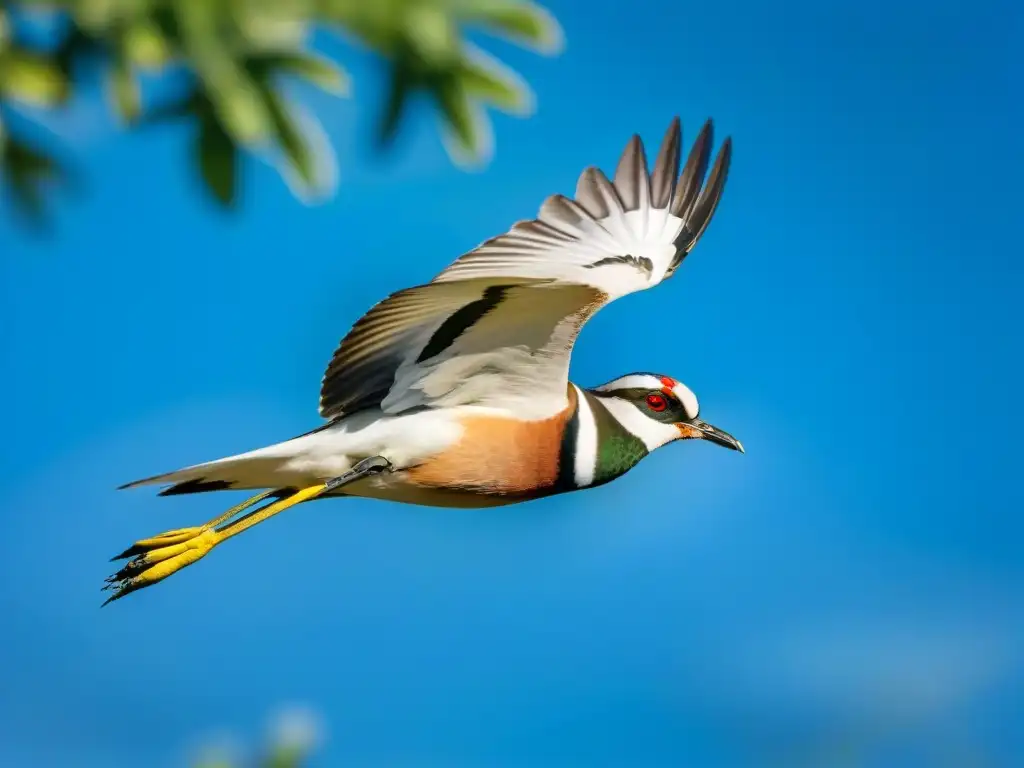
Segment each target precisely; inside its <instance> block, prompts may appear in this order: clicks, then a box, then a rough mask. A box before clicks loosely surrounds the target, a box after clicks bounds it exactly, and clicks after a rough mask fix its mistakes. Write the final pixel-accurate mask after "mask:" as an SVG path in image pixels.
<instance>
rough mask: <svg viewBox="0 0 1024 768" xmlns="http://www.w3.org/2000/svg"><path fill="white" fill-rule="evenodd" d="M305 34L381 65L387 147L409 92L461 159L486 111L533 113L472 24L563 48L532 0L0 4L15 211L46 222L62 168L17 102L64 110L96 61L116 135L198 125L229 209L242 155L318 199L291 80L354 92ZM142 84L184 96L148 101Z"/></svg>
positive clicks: (8, 173) (203, 164) (318, 157)
mask: <svg viewBox="0 0 1024 768" xmlns="http://www.w3.org/2000/svg"><path fill="white" fill-rule="evenodd" d="M40 17H45V18H47V19H48V20H49V21H51V22H57V24H56V25H55V28H56V29H59V30H61V31H60V32H59V33H56V34H55V36H54V37H55V39H53V40H49V41H44V42H43V43H40V42H39V40H34V39H33V37H38V35H36V36H33V35H30V34H25V32H24V30H25V29H26V28H27V27H28V26H30V24H29V22H30V21H31V20H32V19H33V18H40ZM314 29H321V30H325V31H327V32H328V33H333V34H337V35H341V36H343V37H344V39H346V40H348V41H349V42H355V43H357V44H360V45H363V46H365V47H367V48H369V49H370V50H372V51H374V52H375V53H376V54H378V55H379V56H381V57H383V58H384V59H385V60H386V61H387V62H388V64H389V71H390V83H389V85H388V93H387V99H386V102H385V103H386V106H385V109H384V113H383V114H382V116H381V119H380V123H379V134H378V135H379V137H380V140H381V143H382V144H385V145H386V144H387V143H388V142H390V141H391V140H392V139H393V138H394V136H395V134H396V132H397V130H398V128H399V127H400V125H401V124H402V120H403V117H404V116H405V114H406V110H407V107H408V104H409V99H410V97H412V96H413V95H414V94H416V93H424V94H426V95H427V96H428V97H429V98H430V100H431V101H432V102H433V103H434V105H435V106H436V108H437V109H438V110H439V112H440V114H441V116H442V119H443V126H444V135H445V139H446V146H447V147H448V149H449V151H450V153H451V154H452V156H453V157H454V158H456V159H462V158H479V157H482V156H485V155H486V154H487V152H488V151H489V144H490V125H489V122H488V119H487V114H486V108H488V107H493V108H497V109H500V110H503V111H505V112H509V113H513V114H529V113H530V112H531V110H532V107H533V100H532V94H531V92H530V90H529V88H528V86H527V85H526V84H525V83H524V82H523V81H522V80H521V79H520V78H519V76H518V75H517V74H516V73H515V72H513V71H511V70H510V69H508V68H507V67H505V66H504V65H502V64H501V63H500V62H499V61H497V60H495V59H493V58H491V57H490V56H488V55H486V54H485V53H484V52H483V51H481V50H480V49H478V48H477V47H475V46H474V45H472V44H471V43H469V42H468V41H467V40H466V35H467V34H468V33H469V32H471V31H473V30H479V31H483V32H486V33H488V34H491V35H496V36H499V37H503V38H505V39H508V40H511V41H513V42H515V43H517V44H519V45H522V46H525V47H528V48H531V49H533V50H535V51H537V52H541V53H555V52H557V51H558V50H559V49H560V47H561V31H560V29H559V27H558V25H557V23H556V22H555V20H554V19H553V18H552V17H551V16H550V15H549V14H548V13H547V11H545V10H544V9H543V8H541V7H540V6H538V5H535V4H534V3H532V2H530V0H276V1H275V0H50V1H49V2H46V1H45V0H0V182H2V183H3V184H4V186H6V188H7V191H8V192H9V196H10V197H11V199H12V200H13V201H14V202H15V203H16V204H17V205H18V206H19V208H20V210H21V211H22V212H24V213H26V214H28V215H29V217H30V218H32V219H35V220H39V219H40V218H41V217H43V215H44V214H45V202H46V195H47V193H48V190H49V189H50V188H51V187H52V186H53V185H54V184H55V183H59V182H61V181H62V180H64V179H66V177H67V169H66V167H65V166H64V164H62V163H61V162H60V161H59V160H58V159H57V158H56V157H55V156H54V154H53V153H52V152H47V151H46V150H45V149H43V148H42V147H40V146H39V144H38V142H34V141H33V140H32V139H33V135H34V134H37V133H38V132H37V131H34V130H33V126H32V125H31V118H29V117H26V116H25V111H24V109H22V108H23V107H26V106H28V107H34V108H37V109H39V108H41V109H43V110H56V109H60V108H61V107H62V106H64V105H66V104H67V102H68V100H69V99H70V98H72V96H73V94H74V93H75V91H76V88H77V89H78V90H79V92H80V91H81V89H82V81H83V76H82V72H83V71H84V70H85V68H86V67H91V69H90V70H89V71H96V69H97V68H98V70H99V71H100V72H101V77H102V82H103V88H104V91H105V93H106V96H107V101H108V102H109V104H110V107H111V108H112V109H113V110H114V112H115V113H116V115H117V116H118V118H119V119H120V121H121V123H122V124H123V125H124V126H126V127H133V126H138V125H142V124H152V123H159V122H166V121H169V120H180V119H185V120H189V121H191V122H192V123H193V124H194V125H195V126H196V128H197V130H196V138H195V153H194V156H195V159H196V164H197V166H198V168H199V170H200V172H201V174H202V177H203V179H204V180H205V183H206V187H207V189H208V190H209V191H210V193H212V195H213V197H214V199H215V200H217V201H218V202H219V203H220V204H222V205H223V206H225V207H233V206H234V205H235V204H236V201H237V189H238V176H239V165H240V164H239V158H240V157H241V155H242V154H243V153H247V152H248V153H266V152H274V153H277V154H279V155H280V156H281V157H282V158H283V159H284V160H285V164H284V167H283V169H282V171H283V173H284V174H286V176H287V177H288V178H290V179H294V180H296V181H297V183H298V187H299V189H298V191H300V192H308V191H315V190H316V189H317V188H318V186H319V185H320V180H321V179H322V178H323V171H324V169H325V165H327V164H329V163H332V162H333V158H332V153H331V152H330V151H329V147H325V146H323V145H322V141H320V142H318V138H319V134H318V125H316V124H315V122H314V121H313V120H312V119H311V118H309V117H308V116H304V115H303V114H302V113H301V112H300V111H299V110H298V108H297V107H296V105H295V104H293V103H292V102H291V100H290V99H289V98H288V96H287V92H286V87H287V84H288V82H289V81H295V80H298V81H304V82H306V83H309V84H312V85H313V86H315V87H317V88H320V89H322V90H324V91H326V92H329V93H332V94H335V95H338V96H344V95H346V94H347V93H348V92H349V85H350V84H349V77H348V75H347V73H346V72H345V70H344V69H343V68H342V67H341V66H340V65H339V64H338V62H335V61H333V60H331V59H329V58H326V57H323V56H321V55H318V54H317V53H315V52H313V51H311V50H310V49H309V47H308V40H309V38H310V36H311V33H312V32H313V30H314ZM143 76H145V77H146V78H147V79H149V78H157V79H165V80H170V79H172V78H173V79H174V82H175V83H176V84H177V83H178V82H183V83H185V88H184V89H183V92H182V93H180V95H178V96H177V97H175V98H174V99H172V100H170V101H165V102H164V103H159V104H147V103H146V101H147V100H146V98H145V95H146V94H145V93H144V89H143V87H142V85H141V80H142V77H143ZM16 113H17V115H18V119H14V115H15V114H16Z"/></svg>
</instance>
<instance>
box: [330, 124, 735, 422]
mask: <svg viewBox="0 0 1024 768" xmlns="http://www.w3.org/2000/svg"><path fill="white" fill-rule="evenodd" d="M712 142H713V126H712V123H711V121H710V120H708V121H707V122H706V123H705V124H704V126H703V128H702V129H701V131H700V133H699V134H698V136H697V138H696V140H695V141H694V144H693V147H692V148H691V150H690V153H689V155H688V157H687V160H686V163H685V165H684V166H683V169H682V173H681V174H680V171H679V166H680V157H681V144H682V132H681V127H680V122H679V118H675V119H674V120H673V121H672V123H671V124H670V125H669V128H668V130H667V131H666V132H665V135H664V138H663V140H662V143H661V147H660V148H659V151H658V154H657V157H656V159H655V163H654V170H653V173H649V172H648V166H647V155H646V152H645V150H644V145H643V142H642V141H641V140H640V137H639V136H635V135H634V136H633V137H632V138H631V139H630V140H629V143H628V144H627V145H626V148H625V150H624V151H623V153H622V155H621V156H620V158H619V161H618V164H617V166H616V169H615V174H614V176H613V179H612V180H609V179H608V177H607V176H606V175H605V174H604V173H603V172H602V171H600V170H599V169H598V168H595V167H590V168H587V169H585V170H584V171H583V173H582V174H581V175H580V177H579V180H578V181H577V184H576V194H575V199H570V198H568V197H565V196H564V195H552V196H550V197H548V198H547V199H546V200H545V201H544V202H543V204H542V205H541V207H540V210H539V212H538V214H537V217H536V218H535V219H532V220H524V221H518V222H516V223H515V224H513V225H512V227H511V228H510V229H509V230H508V231H507V232H505V233H504V234H502V235H498V236H497V237H493V238H491V239H489V240H487V241H485V242H483V243H481V244H480V245H479V246H477V247H476V248H474V249H473V250H472V251H469V252H468V253H466V254H463V255H462V256H460V257H459V258H458V259H456V260H455V261H454V262H453V263H451V264H450V265H449V266H448V267H447V268H446V269H444V270H443V271H442V272H441V273H440V274H439V275H437V276H436V277H435V278H434V279H433V281H431V282H430V283H429V284H427V285H424V286H417V287H415V288H409V289H406V290H404V291H399V292H398V293H395V294H393V295H391V296H389V297H388V298H387V299H385V300H384V301H383V302H381V303H379V304H378V305H376V306H375V307H374V308H373V309H371V310H370V312H368V313H367V314H366V315H365V316H364V317H363V318H362V319H361V320H359V322H357V323H356V324H355V326H354V327H353V329H352V331H351V332H350V333H349V334H348V335H347V336H346V337H345V338H344V339H343V340H342V342H341V344H340V345H339V347H338V349H337V350H336V352H335V354H334V357H333V358H332V360H331V362H330V364H329V365H328V367H327V371H326V373H325V374H324V379H323V384H322V387H321V397H320V412H321V414H322V415H323V416H325V417H327V418H337V417H339V416H341V415H343V414H346V413H351V412H353V411H355V410H358V409H360V408H366V407H370V406H377V407H381V408H384V409H385V410H389V411H395V410H401V409H403V408H408V407H417V406H423V405H427V406H430V405H441V404H449V405H450V404H453V403H463V402H481V401H486V402H488V403H491V404H498V405H500V404H501V403H502V402H505V403H512V402H513V401H514V402H515V403H516V404H517V407H518V408H519V409H520V410H521V409H522V408H524V407H528V405H529V403H530V393H531V392H534V393H537V395H538V398H540V399H542V400H543V399H544V397H543V396H544V395H549V396H550V397H547V399H546V400H545V401H544V402H545V403H546V404H547V406H550V407H555V406H557V405H559V403H561V402H562V401H564V397H565V391H566V381H567V375H568V361H569V355H570V352H571V349H572V345H573V343H574V342H575V338H576V335H577V334H578V332H579V329H580V327H582V325H583V323H584V322H585V321H586V319H587V318H589V317H590V316H591V315H593V313H594V312H596V311H597V310H598V309H600V307H601V306H603V305H604V304H606V303H608V302H609V301H612V300H614V299H616V298H619V297H620V296H624V295H626V294H628V293H633V292H636V291H640V290H644V289H646V288H650V287H652V286H654V285H657V284H658V283H660V282H661V281H662V280H664V279H665V278H667V277H668V276H670V275H672V274H673V273H674V272H675V270H676V269H677V268H678V267H679V265H680V263H681V262H682V261H683V259H684V258H685V257H686V255H687V254H688V253H689V252H690V251H691V250H692V249H693V247H694V246H695V245H696V243H697V241H698V240H699V239H700V237H701V236H702V235H703V233H704V231H705V230H706V229H707V226H708V224H709V222H710V221H711V218H712V216H713V215H714V212H715V210H716V208H717V207H718V204H719V201H720V200H721V197H722V192H723V190H724V187H725V181H726V178H727V176H728V171H729V164H730V162H731V157H732V143H731V141H730V140H729V139H726V140H725V142H724V143H723V145H722V147H721V149H720V150H719V152H718V155H717V157H716V158H715V162H714V165H713V167H712V169H711V173H710V175H709V176H708V173H707V171H708V164H709V161H710V158H711V147H712ZM705 176H707V182H706V183H705ZM499 289H500V290H499ZM460 377H461V378H460ZM471 377H475V378H474V379H473V381H472V382H470V381H469V378H471ZM484 380H486V381H487V386H488V389H487V391H486V392H484V391H482V390H480V388H479V387H480V382H482V381H484ZM474 398H475V400H474ZM502 398H505V400H504V401H503V400H502ZM524 403H526V404H527V405H524ZM547 406H546V407H547Z"/></svg>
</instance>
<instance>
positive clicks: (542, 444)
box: [405, 387, 576, 495]
mask: <svg viewBox="0 0 1024 768" xmlns="http://www.w3.org/2000/svg"><path fill="white" fill-rule="evenodd" d="M569 390H570V396H569V399H570V402H569V407H568V408H566V410H565V411H563V412H562V413H559V414H557V415H555V416H553V417H551V418H550V419H545V420H543V421H518V420H515V419H509V418H504V417H496V416H470V417H468V418H466V419H463V421H462V427H463V429H464V430H465V431H464V433H463V436H462V440H460V441H459V443H458V444H457V445H454V446H452V447H451V448H449V449H448V450H446V451H444V452H443V453H440V454H438V455H436V456H434V457H433V458H431V459H430V460H429V461H426V462H424V463H422V464H420V465H418V466H416V467H412V468H410V469H408V470H406V471H405V477H406V480H407V481H408V482H410V483H413V484H415V485H420V486H425V487H432V488H450V489H459V490H465V491H467V492H470V493H485V494H509V495H520V494H527V495H528V494H530V493H531V492H535V491H540V490H543V489H544V488H547V487H549V486H552V485H554V483H555V481H556V480H557V479H558V464H559V456H560V453H561V448H562V435H563V433H564V431H565V424H566V421H568V419H569V418H570V416H571V415H572V413H573V412H574V411H575V409H576V397H575V391H574V390H573V389H572V387H570V388H569Z"/></svg>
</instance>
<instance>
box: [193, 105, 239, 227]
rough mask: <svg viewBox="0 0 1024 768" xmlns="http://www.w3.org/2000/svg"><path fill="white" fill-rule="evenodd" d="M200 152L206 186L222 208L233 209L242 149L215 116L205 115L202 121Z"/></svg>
mask: <svg viewBox="0 0 1024 768" xmlns="http://www.w3.org/2000/svg"><path fill="white" fill-rule="evenodd" d="M196 151H197V159H198V161H199V170H200V172H201V173H202V175H203V180H204V181H205V182H206V186H207V187H208V188H209V190H210V191H211V192H212V193H213V195H214V197H216V198H217V200H218V202H220V203H221V205H223V206H224V207H226V208H231V207H233V206H234V204H235V198H236V193H237V175H238V147H237V146H235V142H234V141H232V139H231V136H229V135H228V133H227V131H225V130H224V128H223V127H222V126H221V124H220V123H219V122H218V121H217V120H215V119H214V117H213V116H212V115H205V116H203V117H202V118H201V119H200V121H199V140H198V144H197V147H196Z"/></svg>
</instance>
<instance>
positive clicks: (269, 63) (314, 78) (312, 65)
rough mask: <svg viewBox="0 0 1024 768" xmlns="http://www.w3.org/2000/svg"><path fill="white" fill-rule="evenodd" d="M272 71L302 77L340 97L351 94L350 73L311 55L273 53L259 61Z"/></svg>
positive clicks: (328, 61)
mask: <svg viewBox="0 0 1024 768" xmlns="http://www.w3.org/2000/svg"><path fill="white" fill-rule="evenodd" d="M259 60H260V61H261V62H262V63H263V65H264V66H266V67H267V68H268V69H269V70H270V71H279V72H283V73H285V74H289V75H295V76H297V77H301V78H302V79H303V80H308V81H309V82H311V83H313V84H314V85H316V86H318V87H320V88H321V89H323V90H325V91H327V92H328V93H333V94H335V95H338V96H346V95H348V93H349V85H350V80H349V76H348V73H346V72H345V70H343V69H342V68H341V67H339V66H338V65H337V64H335V63H334V62H333V61H331V60H330V59H327V58H324V57H323V56H317V55H315V54H310V53H273V54H268V55H266V56H261V57H260V59H259Z"/></svg>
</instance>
